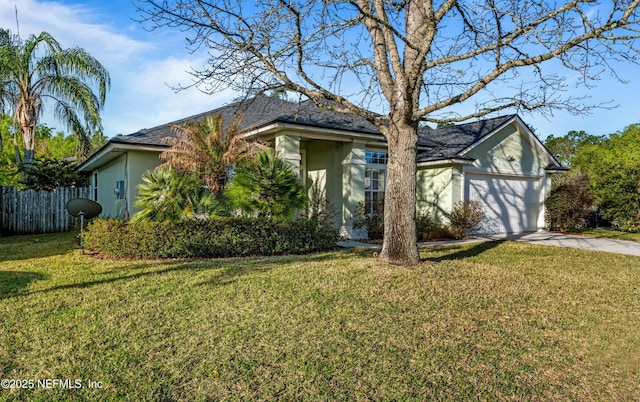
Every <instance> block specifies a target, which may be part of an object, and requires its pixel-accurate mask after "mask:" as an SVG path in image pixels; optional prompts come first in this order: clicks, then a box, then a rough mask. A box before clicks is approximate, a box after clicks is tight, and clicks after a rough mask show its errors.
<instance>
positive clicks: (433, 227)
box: [416, 213, 456, 241]
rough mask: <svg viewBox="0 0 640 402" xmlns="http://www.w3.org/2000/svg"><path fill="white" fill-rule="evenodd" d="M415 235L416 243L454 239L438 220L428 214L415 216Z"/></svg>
mask: <svg viewBox="0 0 640 402" xmlns="http://www.w3.org/2000/svg"><path fill="white" fill-rule="evenodd" d="M416 235H417V239H418V241H434V240H446V239H455V238H456V237H455V234H454V233H453V231H452V230H451V229H449V228H448V227H447V226H446V225H443V224H442V222H440V221H439V220H438V219H436V218H434V217H432V216H431V215H430V214H429V213H418V214H417V215H416Z"/></svg>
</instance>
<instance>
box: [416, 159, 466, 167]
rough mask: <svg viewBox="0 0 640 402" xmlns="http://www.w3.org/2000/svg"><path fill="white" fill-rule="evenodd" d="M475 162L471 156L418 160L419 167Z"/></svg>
mask: <svg viewBox="0 0 640 402" xmlns="http://www.w3.org/2000/svg"><path fill="white" fill-rule="evenodd" d="M473 162H474V160H473V159H471V158H456V157H453V158H446V159H436V160H432V161H424V162H418V163H417V165H418V167H438V166H452V165H470V164H472V163H473Z"/></svg>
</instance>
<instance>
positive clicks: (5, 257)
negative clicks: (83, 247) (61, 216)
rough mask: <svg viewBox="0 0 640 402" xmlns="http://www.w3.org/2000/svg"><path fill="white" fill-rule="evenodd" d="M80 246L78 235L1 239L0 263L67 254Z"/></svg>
mask: <svg viewBox="0 0 640 402" xmlns="http://www.w3.org/2000/svg"><path fill="white" fill-rule="evenodd" d="M78 246H79V240H78V237H77V233H72V232H64V233H53V234H35V235H16V236H3V237H0V263H2V262H5V261H21V260H29V259H32V258H45V257H53V256H56V255H62V254H66V253H68V252H69V251H72V250H74V249H76V248H77V247H78Z"/></svg>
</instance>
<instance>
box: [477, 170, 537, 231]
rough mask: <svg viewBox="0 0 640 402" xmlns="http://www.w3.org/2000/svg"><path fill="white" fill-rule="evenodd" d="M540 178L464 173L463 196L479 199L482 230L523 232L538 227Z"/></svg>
mask: <svg viewBox="0 0 640 402" xmlns="http://www.w3.org/2000/svg"><path fill="white" fill-rule="evenodd" d="M538 183H539V180H538V179H529V178H505V177H501V176H491V175H475V174H468V173H467V174H465V199H467V200H478V201H480V202H482V204H483V206H484V210H485V214H486V217H485V219H484V221H483V222H482V227H481V228H480V230H479V231H480V232H481V233H522V232H528V231H535V230H537V229H538V227H537V226H538V225H537V221H538V206H539V202H538V200H539V185H538Z"/></svg>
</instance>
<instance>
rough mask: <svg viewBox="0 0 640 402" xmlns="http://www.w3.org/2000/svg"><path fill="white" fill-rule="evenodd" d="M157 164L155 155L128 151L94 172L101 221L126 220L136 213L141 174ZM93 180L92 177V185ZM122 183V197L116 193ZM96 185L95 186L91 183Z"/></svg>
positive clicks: (153, 153)
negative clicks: (100, 206)
mask: <svg viewBox="0 0 640 402" xmlns="http://www.w3.org/2000/svg"><path fill="white" fill-rule="evenodd" d="M159 164H160V161H159V159H158V153H155V152H139V151H129V152H127V153H123V154H122V155H121V156H119V157H118V158H116V159H114V160H112V161H111V162H109V163H107V164H105V165H104V166H102V167H100V168H99V169H98V170H95V171H94V172H93V174H94V175H95V174H97V179H98V191H97V194H98V199H97V201H98V203H99V204H100V205H102V214H101V215H100V216H102V217H103V218H119V219H128V218H130V217H131V216H133V214H134V213H136V212H137V211H138V209H137V208H135V207H134V204H135V201H136V196H137V189H136V187H137V186H138V184H140V183H142V175H143V174H144V172H146V171H147V170H150V169H154V168H155V167H156V166H158V165H159ZM94 180H95V179H94V178H93V176H92V182H93V181H94ZM119 181H122V182H124V189H123V190H124V193H123V195H122V196H118V194H116V188H117V183H118V182H119ZM93 185H94V186H95V183H93Z"/></svg>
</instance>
